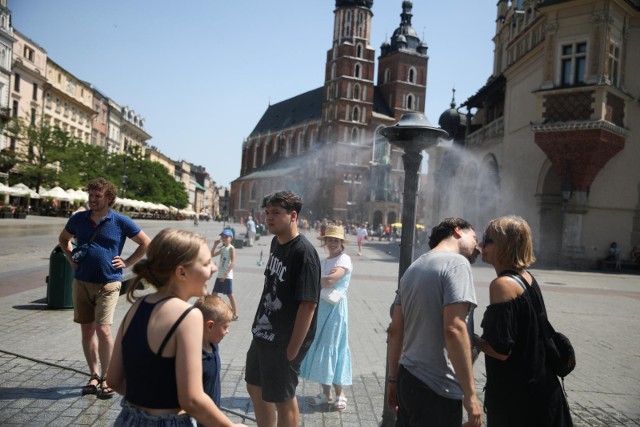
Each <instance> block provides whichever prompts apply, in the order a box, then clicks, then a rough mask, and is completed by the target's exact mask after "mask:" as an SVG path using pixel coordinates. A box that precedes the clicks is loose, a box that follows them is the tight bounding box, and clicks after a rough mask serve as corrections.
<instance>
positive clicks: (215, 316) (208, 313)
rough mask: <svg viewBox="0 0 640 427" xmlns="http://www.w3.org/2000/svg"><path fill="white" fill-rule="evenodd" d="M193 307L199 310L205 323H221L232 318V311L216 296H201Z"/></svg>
mask: <svg viewBox="0 0 640 427" xmlns="http://www.w3.org/2000/svg"><path fill="white" fill-rule="evenodd" d="M193 305H194V306H195V307H196V308H198V309H200V311H201V312H202V317H203V318H204V321H205V322H206V321H209V320H213V321H214V322H221V321H223V320H230V319H231V317H232V316H233V310H232V309H231V307H230V306H229V304H227V303H226V302H225V301H224V300H223V299H222V298H220V297H219V296H218V295H205V296H202V297H200V298H198V300H197V301H196V302H195V304H193Z"/></svg>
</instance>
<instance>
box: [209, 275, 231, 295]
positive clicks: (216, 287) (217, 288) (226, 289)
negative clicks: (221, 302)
mask: <svg viewBox="0 0 640 427" xmlns="http://www.w3.org/2000/svg"><path fill="white" fill-rule="evenodd" d="M211 292H215V293H217V294H223V295H229V294H232V293H233V280H232V279H224V280H218V279H216V281H215V283H214V284H213V291H211Z"/></svg>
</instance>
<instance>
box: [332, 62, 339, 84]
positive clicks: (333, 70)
mask: <svg viewBox="0 0 640 427" xmlns="http://www.w3.org/2000/svg"><path fill="white" fill-rule="evenodd" d="M337 67H338V66H337V65H336V64H335V62H334V63H333V64H332V65H331V80H333V79H335V78H336V71H337Z"/></svg>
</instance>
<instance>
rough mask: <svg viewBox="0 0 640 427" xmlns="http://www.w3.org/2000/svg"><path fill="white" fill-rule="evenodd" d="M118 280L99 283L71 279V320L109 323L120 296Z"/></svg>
mask: <svg viewBox="0 0 640 427" xmlns="http://www.w3.org/2000/svg"><path fill="white" fill-rule="evenodd" d="M120 286H121V283H120V282H109V283H105V284H104V285H103V284H101V283H90V282H83V281H82V280H78V279H74V280H73V321H74V322H76V323H91V322H94V321H95V322H96V323H97V324H99V325H111V324H112V323H113V315H114V313H115V311H116V304H117V303H118V297H120Z"/></svg>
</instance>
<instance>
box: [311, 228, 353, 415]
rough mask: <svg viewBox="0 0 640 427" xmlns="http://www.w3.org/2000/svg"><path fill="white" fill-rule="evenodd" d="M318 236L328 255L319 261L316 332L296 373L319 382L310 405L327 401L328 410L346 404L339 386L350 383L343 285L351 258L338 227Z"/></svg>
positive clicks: (345, 284)
mask: <svg viewBox="0 0 640 427" xmlns="http://www.w3.org/2000/svg"><path fill="white" fill-rule="evenodd" d="M318 239H320V240H322V241H323V245H324V246H325V247H326V249H327V250H328V251H329V257H328V258H326V259H324V260H322V262H321V267H322V279H321V282H320V284H321V286H322V291H321V293H320V304H319V305H318V323H317V329H316V336H315V339H314V341H313V343H312V344H311V347H310V348H309V351H308V352H307V355H306V357H305V359H304V361H303V362H302V366H301V367H300V375H301V376H302V378H304V379H306V380H310V381H314V382H317V383H320V384H321V385H322V392H321V393H319V394H318V395H317V396H316V397H314V398H312V399H311V401H310V402H309V404H310V405H311V406H323V407H326V406H327V405H330V408H331V409H332V410H335V411H343V410H345V409H346V408H347V398H346V397H345V395H344V390H343V386H346V385H351V383H352V382H351V351H350V350H349V332H348V326H349V319H348V311H349V307H348V305H347V288H348V287H349V281H350V279H351V272H352V269H353V267H352V264H351V258H350V257H349V255H347V254H345V253H344V243H346V242H347V240H346V239H345V238H344V229H343V228H342V227H339V226H335V225H330V226H328V227H327V229H326V231H325V234H324V235H323V236H320V237H318ZM331 385H333V388H334V389H335V399H334V398H333V397H332V395H331Z"/></svg>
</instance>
